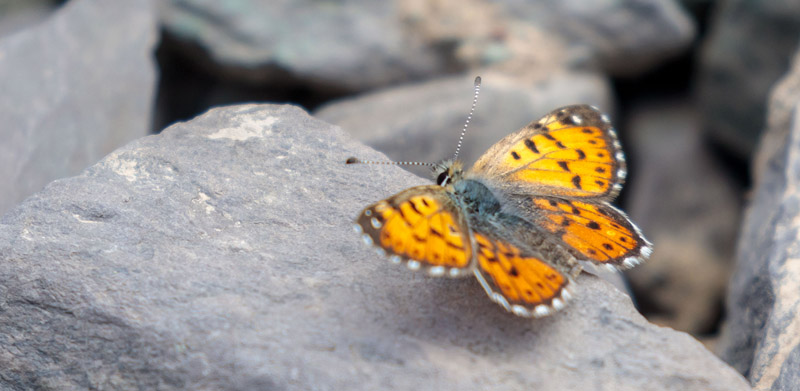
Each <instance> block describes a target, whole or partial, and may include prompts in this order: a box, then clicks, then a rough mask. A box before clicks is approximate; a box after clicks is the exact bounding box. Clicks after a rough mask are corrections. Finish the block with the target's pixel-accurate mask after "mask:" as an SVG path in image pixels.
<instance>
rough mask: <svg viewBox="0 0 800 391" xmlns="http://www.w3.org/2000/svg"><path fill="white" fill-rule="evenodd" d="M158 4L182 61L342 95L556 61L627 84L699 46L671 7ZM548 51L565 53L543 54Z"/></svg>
mask: <svg viewBox="0 0 800 391" xmlns="http://www.w3.org/2000/svg"><path fill="white" fill-rule="evenodd" d="M160 5H161V15H162V21H163V24H164V26H165V28H166V30H167V31H169V32H170V33H171V34H172V35H173V36H175V37H176V38H177V40H178V41H180V42H183V43H184V46H185V47H186V48H187V50H185V51H184V54H185V55H188V56H190V57H192V58H193V59H194V61H195V62H197V63H202V64H204V68H206V69H214V72H216V73H217V75H219V76H221V77H222V78H229V79H234V80H248V81H250V82H252V83H264V84H270V83H275V82H277V81H280V80H285V79H287V76H288V78H289V79H293V80H296V81H298V82H302V83H306V85H311V86H313V87H315V88H318V89H344V90H346V91H364V90H369V89H374V88H376V87H380V86H386V85H390V84H399V83H401V82H406V81H409V80H420V79H428V78H431V77H434V76H439V75H443V74H451V73H453V72H454V71H458V70H463V69H477V68H479V67H483V66H496V67H505V68H506V69H508V68H514V71H513V72H514V73H515V74H518V73H520V72H526V71H530V70H532V69H534V70H535V69H538V68H542V67H549V66H551V64H553V63H557V64H567V65H568V67H569V68H572V69H576V68H583V69H585V67H587V66H588V67H593V68H598V67H600V68H603V69H604V70H607V71H609V72H611V73H614V74H619V75H631V74H636V73H640V72H642V71H644V70H646V69H648V68H650V67H652V66H653V65H654V64H656V63H658V62H659V61H661V60H663V59H664V58H665V57H668V56H671V55H674V54H675V53H676V52H679V51H681V50H684V49H686V48H687V47H688V46H689V44H690V43H691V41H692V39H693V37H694V27H693V25H692V22H691V20H690V19H689V17H688V16H687V15H686V13H685V12H684V11H682V9H681V8H680V6H678V5H677V3H676V2H674V1H671V0H668V1H661V0H636V1H605V2H596V3H592V4H591V5H590V6H587V4H586V3H585V2H578V1H567V2H565V1H541V2H520V1H498V2H483V1H467V2H465V1H456V0H444V1H437V2H435V3H431V2H421V1H408V0H395V1H381V2H374V1H368V0H367V1H364V0H361V1H348V2H334V3H330V2H322V3H321V2H316V1H308V0H306V1H285V0H284V1H266V0H248V1H239V2H236V3H235V5H231V4H230V3H225V2H210V1H204V0H170V1H164V2H161V3H160ZM548 46H556V47H560V48H562V49H563V53H562V54H560V55H557V56H541V55H540V54H539V52H541V51H542V50H543V49H545V50H544V52H548V50H547V49H546V48H547V47H548ZM190 47H191V48H193V49H189V48H190ZM197 47H199V48H202V49H203V50H196V49H197Z"/></svg>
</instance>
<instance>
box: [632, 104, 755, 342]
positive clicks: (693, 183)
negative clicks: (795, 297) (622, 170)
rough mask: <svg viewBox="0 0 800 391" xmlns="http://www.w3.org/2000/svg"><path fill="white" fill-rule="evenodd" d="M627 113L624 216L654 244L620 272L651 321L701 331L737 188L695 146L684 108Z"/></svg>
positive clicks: (727, 244)
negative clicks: (629, 171)
mask: <svg viewBox="0 0 800 391" xmlns="http://www.w3.org/2000/svg"><path fill="white" fill-rule="evenodd" d="M630 112H631V113H632V115H631V116H630V117H629V118H628V122H627V123H626V124H624V128H625V129H627V130H628V135H629V137H628V139H629V140H630V142H631V143H630V145H629V146H627V147H628V148H626V149H627V151H629V153H628V161H629V162H630V163H631V164H632V165H633V166H634V167H635V171H633V172H634V174H635V177H634V178H633V181H632V183H631V186H630V187H629V188H628V189H627V191H628V192H627V195H626V197H627V198H626V200H627V205H628V212H629V215H630V216H631V218H632V219H633V221H635V222H637V223H638V224H639V227H640V228H641V229H642V230H643V231H644V233H645V234H646V236H647V237H648V238H649V239H650V240H652V241H653V243H656V244H657V245H656V246H655V249H654V252H653V255H652V257H651V258H650V260H648V261H647V262H646V263H644V264H642V265H640V266H638V267H636V268H634V269H631V270H630V271H628V272H626V274H627V276H628V277H629V280H630V283H631V286H632V287H633V288H634V291H635V292H637V293H640V294H641V295H646V298H643V301H646V302H647V303H649V305H650V307H651V308H649V311H650V313H648V314H647V315H650V316H649V317H648V319H649V320H650V321H651V322H654V323H657V324H660V325H665V326H669V327H672V328H674V329H678V330H681V331H686V332H689V333H692V334H693V335H695V336H700V335H703V334H708V333H709V332H710V331H711V330H713V329H714V328H715V327H716V322H717V320H718V319H719V316H720V309H721V308H720V305H719V304H720V303H721V302H723V300H724V297H725V290H726V287H727V285H728V281H729V279H730V273H731V269H732V268H733V255H734V254H733V248H734V247H735V244H736V237H737V234H738V228H739V226H740V220H741V217H740V210H741V208H742V200H741V196H740V194H741V190H740V189H739V188H738V187H737V186H736V185H735V184H734V182H733V181H732V180H731V179H730V178H729V177H728V171H727V170H726V169H725V167H723V166H722V163H721V162H719V161H717V160H716V159H714V158H713V156H712V154H711V151H710V150H709V148H708V147H707V146H706V145H705V144H704V143H703V142H702V132H701V131H700V126H699V120H698V116H697V111H696V109H695V108H694V107H692V105H691V103H689V102H686V101H678V100H664V101H660V102H649V103H639V104H637V105H636V106H635V107H632V108H630ZM665 168H667V169H665ZM687 271H691V272H687Z"/></svg>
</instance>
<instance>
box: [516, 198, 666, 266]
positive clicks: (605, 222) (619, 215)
mask: <svg viewBox="0 0 800 391" xmlns="http://www.w3.org/2000/svg"><path fill="white" fill-rule="evenodd" d="M510 201H511V202H510V203H511V204H513V205H517V210H515V211H514V212H513V213H515V214H516V215H518V216H520V217H521V218H523V219H525V220H528V221H531V222H533V223H535V225H536V226H537V227H540V228H541V229H544V230H545V231H547V233H549V234H550V235H553V236H555V237H556V238H558V239H559V242H560V243H562V246H564V247H565V248H566V249H567V250H568V251H570V253H572V254H573V255H574V256H575V257H576V258H577V259H579V260H588V261H592V262H593V263H596V264H600V265H606V266H609V267H614V268H619V269H628V268H631V267H634V266H636V265H638V264H639V263H641V262H643V261H644V260H646V259H647V258H648V257H649V256H650V254H651V252H652V245H651V244H650V242H648V241H647V239H645V237H644V235H642V232H641V231H640V230H639V228H638V227H636V225H635V224H633V223H632V222H631V221H630V220H629V219H628V217H627V216H625V213H623V212H622V211H620V210H619V209H617V208H615V207H613V206H611V205H610V204H609V203H608V202H605V201H600V202H598V201H595V200H592V201H584V200H579V199H572V200H569V199H564V198H560V197H554V196H536V195H534V196H517V195H515V196H511V200H510Z"/></svg>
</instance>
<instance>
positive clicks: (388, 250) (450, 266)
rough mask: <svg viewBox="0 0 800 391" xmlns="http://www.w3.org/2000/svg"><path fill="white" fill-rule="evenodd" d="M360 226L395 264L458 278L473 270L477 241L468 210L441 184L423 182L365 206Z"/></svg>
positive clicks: (363, 234)
mask: <svg viewBox="0 0 800 391" xmlns="http://www.w3.org/2000/svg"><path fill="white" fill-rule="evenodd" d="M356 230H357V231H358V232H360V233H362V237H363V239H364V241H365V242H366V243H367V244H374V245H376V246H377V247H378V249H379V250H378V251H379V252H380V253H384V254H386V255H388V256H389V259H390V260H391V261H392V262H394V263H405V264H406V266H408V268H409V269H412V270H418V269H424V270H427V272H428V274H430V275H433V276H442V275H444V276H450V277H458V276H463V275H467V274H468V272H469V271H471V270H472V267H473V262H472V258H473V257H472V241H471V239H470V234H469V228H468V226H467V221H466V218H465V216H464V215H463V213H461V211H460V210H459V209H458V207H457V205H456V204H455V202H454V201H453V199H452V198H451V196H450V194H448V193H447V192H446V191H445V189H444V188H443V187H441V186H433V185H432V186H418V187H413V188H410V189H408V190H405V191H403V192H401V193H398V194H396V195H394V196H392V197H390V198H387V199H385V200H383V201H380V202H377V203H375V204H373V205H370V206H369V207H367V208H366V209H364V210H363V211H362V212H361V214H360V215H359V217H358V218H357V219H356Z"/></svg>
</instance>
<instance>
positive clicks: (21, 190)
mask: <svg viewBox="0 0 800 391" xmlns="http://www.w3.org/2000/svg"><path fill="white" fill-rule="evenodd" d="M156 35H157V33H156V25H155V16H154V11H153V10H152V7H151V6H150V2H149V1H139V2H107V1H102V0H75V1H70V2H69V3H67V4H65V5H64V6H63V7H62V8H60V9H59V10H58V11H57V12H55V13H54V14H53V16H51V17H50V18H49V19H48V20H46V21H45V22H43V23H41V24H39V25H36V26H34V27H31V28H29V29H27V30H24V31H20V32H18V33H16V34H13V35H10V36H8V37H5V38H3V39H2V40H0V75H3V77H0V91H2V94H0V118H1V119H2V121H3V126H2V127H0V140H3V141H2V143H0V189H1V190H2V191H0V215H2V214H3V213H4V212H5V211H7V210H8V209H9V208H11V207H12V206H13V205H15V204H17V203H18V202H19V201H21V200H22V199H24V198H25V197H27V196H28V195H30V194H32V193H34V192H36V191H38V190H40V189H41V188H42V187H43V186H44V185H45V184H47V183H48V182H50V181H52V180H53V179H56V178H62V177H65V176H70V175H75V174H77V173H78V172H80V171H81V170H83V169H85V168H86V167H88V166H89V165H91V164H94V163H95V162H97V161H98V160H99V159H100V158H101V157H102V156H104V155H106V154H108V153H109V152H111V151H112V150H114V148H117V147H119V146H120V145H122V144H124V143H126V142H128V141H130V140H132V139H135V138H137V137H141V136H143V135H145V134H147V132H148V131H149V127H150V113H151V108H152V98H153V95H154V87H155V69H154V64H153V60H152V58H151V56H152V50H153V48H154V45H155V40H156ZM77 53H79V55H78V54H77Z"/></svg>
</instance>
